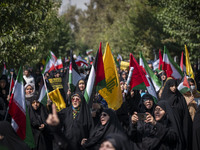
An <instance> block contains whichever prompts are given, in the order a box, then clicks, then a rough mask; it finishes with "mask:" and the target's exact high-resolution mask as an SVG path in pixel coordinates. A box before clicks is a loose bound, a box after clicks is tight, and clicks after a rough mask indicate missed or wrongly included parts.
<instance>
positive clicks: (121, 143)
mask: <svg viewBox="0 0 200 150" xmlns="http://www.w3.org/2000/svg"><path fill="white" fill-rule="evenodd" d="M104 141H109V142H110V143H112V145H113V147H114V148H115V150H132V149H133V148H132V147H131V144H130V141H129V139H128V138H127V137H126V136H124V135H123V134H119V133H111V134H108V135H107V136H106V137H105V139H104V140H103V142H104ZM103 142H102V143H103Z"/></svg>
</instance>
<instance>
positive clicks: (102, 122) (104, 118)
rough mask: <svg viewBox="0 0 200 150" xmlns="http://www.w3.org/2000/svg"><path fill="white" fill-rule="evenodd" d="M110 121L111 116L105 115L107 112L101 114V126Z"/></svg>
mask: <svg viewBox="0 0 200 150" xmlns="http://www.w3.org/2000/svg"><path fill="white" fill-rule="evenodd" d="M109 119H110V116H109V115H108V114H107V113H105V112H102V113H101V117H100V120H101V124H102V125H103V126H104V125H105V124H106V123H107V122H108V120H109Z"/></svg>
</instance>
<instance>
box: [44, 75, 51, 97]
mask: <svg viewBox="0 0 200 150" xmlns="http://www.w3.org/2000/svg"><path fill="white" fill-rule="evenodd" d="M42 78H43V82H44V87H45V90H46V92H47V101H49V100H50V98H49V94H48V91H47V86H46V81H45V79H44V74H42Z"/></svg>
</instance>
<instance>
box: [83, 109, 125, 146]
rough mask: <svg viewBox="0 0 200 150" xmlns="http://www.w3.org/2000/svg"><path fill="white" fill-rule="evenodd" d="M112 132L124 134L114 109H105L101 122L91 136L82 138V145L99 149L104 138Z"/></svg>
mask: <svg viewBox="0 0 200 150" xmlns="http://www.w3.org/2000/svg"><path fill="white" fill-rule="evenodd" d="M110 133H119V134H124V132H123V128H122V127H121V125H120V123H119V121H118V118H117V116H116V114H115V112H114V111H113V110H112V109H104V110H103V111H102V113H101V117H100V121H99V123H98V124H97V125H96V127H95V128H94V130H93V131H92V132H91V134H90V137H89V138H88V139H83V140H82V145H83V147H84V148H85V149H87V150H98V149H99V147H100V144H101V143H102V141H103V139H104V138H105V137H106V136H107V135H108V134H110Z"/></svg>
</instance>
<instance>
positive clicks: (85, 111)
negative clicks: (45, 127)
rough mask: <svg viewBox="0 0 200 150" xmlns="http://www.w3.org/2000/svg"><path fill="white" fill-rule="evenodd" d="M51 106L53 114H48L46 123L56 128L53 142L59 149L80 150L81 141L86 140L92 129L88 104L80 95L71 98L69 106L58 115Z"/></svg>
mask: <svg viewBox="0 0 200 150" xmlns="http://www.w3.org/2000/svg"><path fill="white" fill-rule="evenodd" d="M54 107H55V106H54V105H53V107H52V108H53V114H50V115H49V116H48V119H47V123H48V124H49V125H51V126H57V129H55V131H54V140H55V143H56V144H57V145H58V148H59V149H69V150H81V149H82V146H81V140H82V139H83V138H88V137H89V134H90V130H91V129H92V125H93V122H92V116H91V112H90V109H89V106H88V104H87V103H86V101H85V98H84V97H83V95H82V94H81V93H75V94H74V95H72V97H71V105H70V106H69V107H67V108H65V109H63V110H61V111H60V112H59V113H58V116H57V113H56V111H55V108H54Z"/></svg>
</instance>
